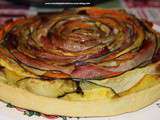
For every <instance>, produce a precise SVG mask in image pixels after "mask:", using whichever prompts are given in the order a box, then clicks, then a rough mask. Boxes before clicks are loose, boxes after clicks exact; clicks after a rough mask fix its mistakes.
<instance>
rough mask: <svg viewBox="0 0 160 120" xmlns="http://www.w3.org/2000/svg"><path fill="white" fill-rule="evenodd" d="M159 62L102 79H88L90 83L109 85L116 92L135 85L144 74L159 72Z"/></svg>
mask: <svg viewBox="0 0 160 120" xmlns="http://www.w3.org/2000/svg"><path fill="white" fill-rule="evenodd" d="M159 66H160V63H159V62H158V63H156V64H151V65H149V66H146V67H143V68H136V69H134V70H130V71H128V72H126V73H124V74H122V75H120V76H117V77H113V78H108V79H104V80H89V81H90V82H92V83H95V84H98V85H102V86H106V87H110V88H112V89H113V90H114V91H115V92H116V93H121V92H124V91H126V90H128V89H130V88H132V87H133V86H134V85H136V84H137V83H138V82H139V81H140V80H141V79H142V78H143V77H144V76H145V75H147V74H151V75H152V74H160V71H159V69H157V68H158V67H159Z"/></svg>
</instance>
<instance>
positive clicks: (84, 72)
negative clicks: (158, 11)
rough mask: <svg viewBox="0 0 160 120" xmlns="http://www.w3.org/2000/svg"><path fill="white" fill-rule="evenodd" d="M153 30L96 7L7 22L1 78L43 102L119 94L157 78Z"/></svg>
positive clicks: (1, 35) (1, 33) (0, 37)
mask: <svg viewBox="0 0 160 120" xmlns="http://www.w3.org/2000/svg"><path fill="white" fill-rule="evenodd" d="M152 26H153V24H152V23H150V22H148V21H145V20H139V19H137V18H136V17H135V16H133V15H130V14H128V13H126V12H125V11H124V10H104V9H98V8H79V9H74V10H73V11H72V10H70V11H65V12H62V13H56V14H53V15H52V14H51V15H50V14H49V15H39V16H34V17H28V18H21V19H17V20H12V21H8V22H6V24H5V25H4V26H2V27H1V29H0V42H1V46H0V65H1V68H2V69H1V74H2V75H1V77H3V76H5V75H6V76H7V77H4V78H3V79H5V80H4V81H5V82H6V83H7V84H12V85H13V84H14V85H16V86H18V87H22V88H25V89H27V90H29V91H31V92H33V93H36V94H39V95H43V96H47V97H59V98H61V97H62V98H63V97H65V96H66V95H68V94H81V95H82V96H81V97H83V95H85V94H89V93H90V92H89V93H87V92H86V91H92V90H95V91H94V93H95V94H100V95H101V94H102V91H107V93H108V89H109V90H111V91H112V92H113V93H114V95H117V94H120V93H122V92H125V91H127V90H129V89H131V88H132V87H133V86H135V85H136V84H138V83H139V82H140V81H141V80H142V78H144V77H145V76H146V75H156V76H158V75H159V73H160V71H159V67H160V66H159V65H160V62H159V58H160V57H159V52H160V51H159V50H160V49H159V33H157V32H156V31H154V30H153V29H152ZM13 78H14V79H13ZM6 79H7V80H6ZM9 79H12V80H10V81H9V82H8V80H9ZM98 90H100V92H97V91H98ZM91 93H92V92H91ZM105 93H106V92H105ZM100 95H98V96H99V97H97V98H96V99H99V98H101V97H100ZM105 95H106V94H105ZM90 96H91V95H90ZM102 96H103V95H102ZM111 96H112V95H111ZM79 99H80V98H79ZM88 99H89V98H88ZM94 99H95V98H94Z"/></svg>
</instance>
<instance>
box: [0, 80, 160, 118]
mask: <svg viewBox="0 0 160 120" xmlns="http://www.w3.org/2000/svg"><path fill="white" fill-rule="evenodd" d="M159 89H160V84H157V85H154V86H153V87H151V88H147V89H144V90H142V91H139V92H135V93H131V94H127V95H124V96H122V97H117V98H114V99H111V100H107V99H104V100H96V101H95V100H93V101H67V100H62V99H57V98H48V97H44V96H39V95H36V94H33V93H30V92H28V91H27V90H24V89H21V88H17V87H13V86H9V85H7V84H4V83H1V82H0V91H1V92H0V99H1V100H3V101H6V102H9V103H11V104H13V105H16V106H18V107H21V108H26V109H29V110H34V111H38V112H41V113H45V114H49V115H64V116H72V117H91V116H92V117H93V116H113V115H118V114H122V113H126V112H132V111H136V110H139V109H141V108H143V107H146V106H148V105H150V104H152V103H153V102H155V101H156V100H158V99H159V98H160V91H159ZM2 91H3V92H2ZM12 91H13V92H12ZM84 108H85V109H84Z"/></svg>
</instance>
